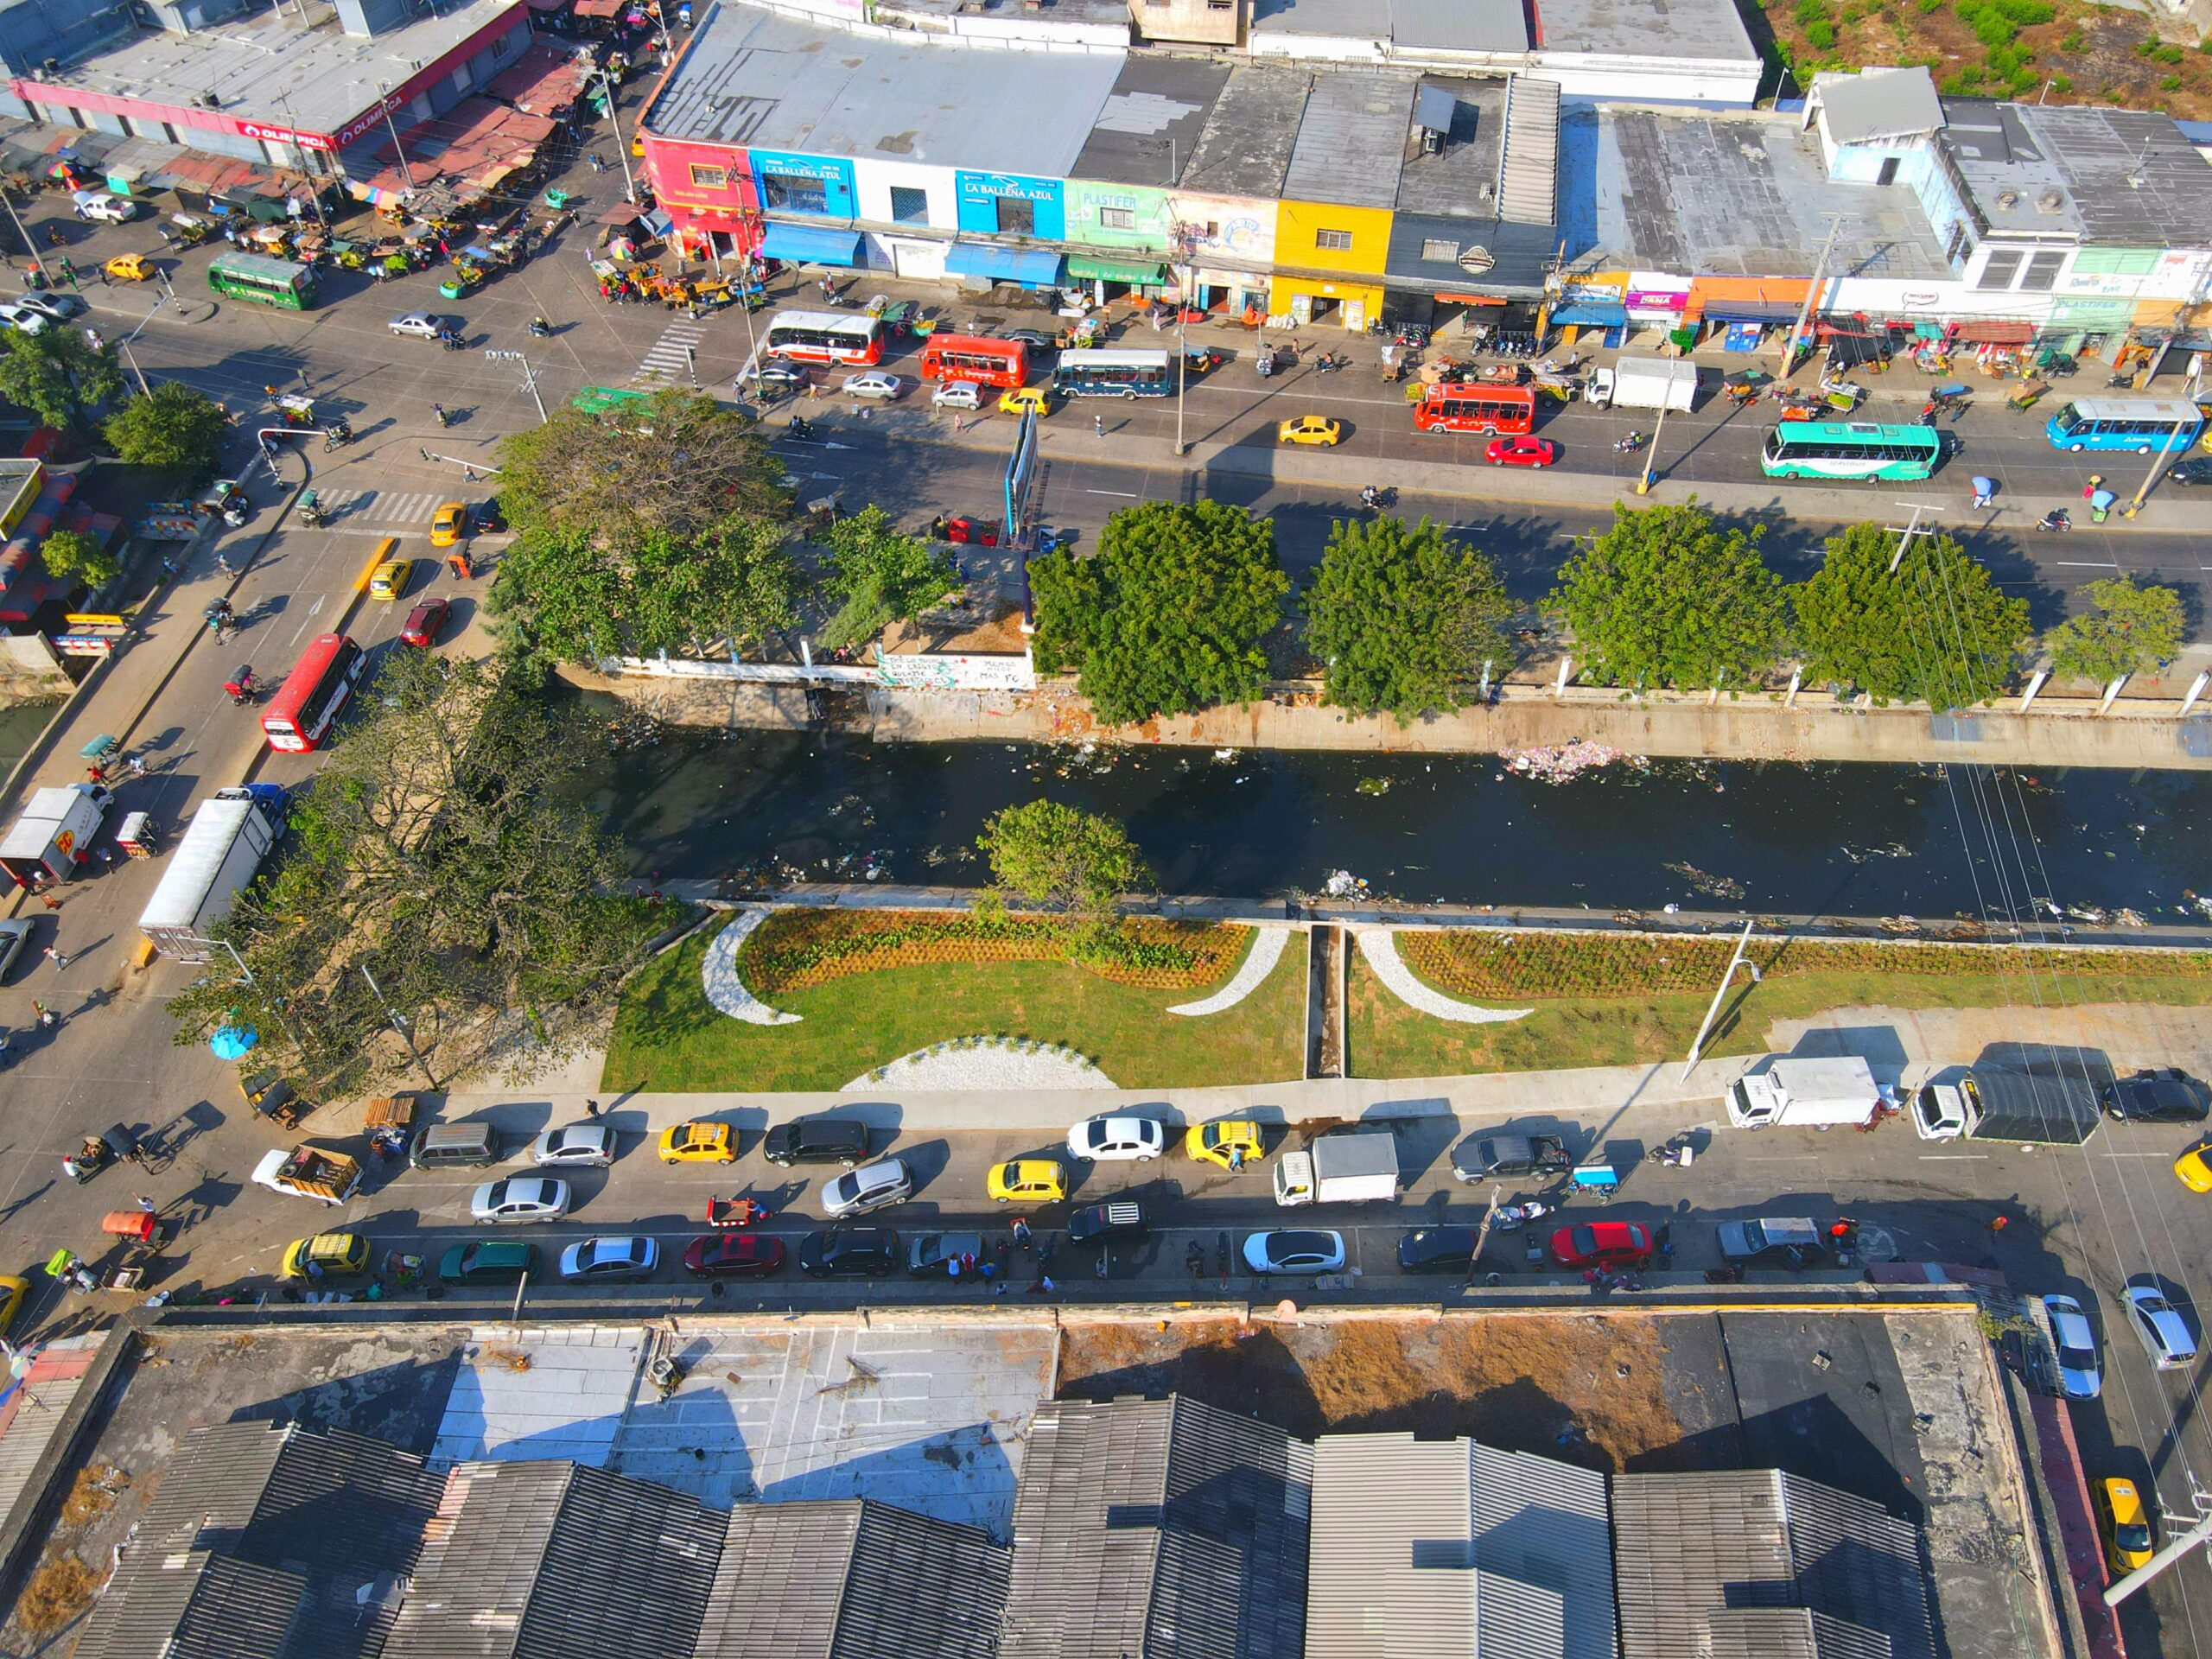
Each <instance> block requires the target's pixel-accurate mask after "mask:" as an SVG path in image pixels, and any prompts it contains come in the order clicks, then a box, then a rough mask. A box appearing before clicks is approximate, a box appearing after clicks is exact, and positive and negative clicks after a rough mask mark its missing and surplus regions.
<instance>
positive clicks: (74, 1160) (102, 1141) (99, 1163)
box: [61, 1123, 146, 1186]
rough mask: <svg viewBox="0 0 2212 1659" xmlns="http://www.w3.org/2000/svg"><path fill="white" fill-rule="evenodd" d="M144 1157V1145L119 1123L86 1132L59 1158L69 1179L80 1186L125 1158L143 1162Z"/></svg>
mask: <svg viewBox="0 0 2212 1659" xmlns="http://www.w3.org/2000/svg"><path fill="white" fill-rule="evenodd" d="M145 1158H146V1152H145V1148H144V1147H143V1146H141V1145H140V1144H139V1141H138V1137H137V1135H133V1134H132V1133H131V1132H130V1130H129V1129H127V1128H124V1126H123V1125H122V1124H120V1123H118V1124H115V1125H113V1126H112V1127H111V1128H106V1129H104V1130H102V1131H101V1132H100V1133H99V1134H98V1135H86V1137H85V1139H84V1141H83V1144H81V1145H80V1146H79V1147H78V1148H77V1150H76V1151H75V1152H73V1153H72V1154H70V1155H69V1156H68V1157H67V1158H64V1159H63V1160H61V1167H62V1168H63V1170H64V1171H66V1172H67V1174H68V1176H69V1179H71V1180H73V1181H74V1182H76V1183H77V1185H79V1186H82V1185H84V1184H85V1183H86V1182H87V1181H89V1180H91V1179H92V1177H93V1176H95V1175H97V1174H99V1173H100V1171H102V1170H104V1169H105V1168H106V1167H107V1166H109V1165H110V1164H119V1163H122V1162H124V1161H125V1160H130V1161H132V1162H137V1163H143V1162H144V1161H145Z"/></svg>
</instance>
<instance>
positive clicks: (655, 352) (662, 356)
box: [630, 322, 707, 385]
mask: <svg viewBox="0 0 2212 1659" xmlns="http://www.w3.org/2000/svg"><path fill="white" fill-rule="evenodd" d="M706 337H707V331H706V330H705V329H703V328H702V327H699V325H698V324H697V323H696V322H671V324H669V325H668V327H666V328H664V329H663V330H662V331H661V336H660V338H659V339H658V340H655V341H654V342H653V348H652V350H651V351H649V352H647V353H645V359H644V360H643V361H642V362H640V363H639V365H638V372H636V373H635V374H633V375H632V376H631V377H630V384H631V385H637V384H638V383H639V382H640V381H643V380H672V381H679V382H682V383H683V384H685V385H689V384H690V380H691V359H690V358H689V357H687V356H686V355H685V354H684V353H685V349H686V348H687V347H689V348H690V350H692V351H696V350H697V349H698V346H699V342H700V341H701V340H704V339H706Z"/></svg>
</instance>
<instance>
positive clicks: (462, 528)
mask: <svg viewBox="0 0 2212 1659" xmlns="http://www.w3.org/2000/svg"><path fill="white" fill-rule="evenodd" d="M467 529H468V506H467V503H466V502H461V501H448V502H447V503H446V504H445V505H443V506H442V507H440V508H439V509H438V510H437V511H436V512H434V513H432V514H431V515H430V545H431V546H432V547H458V546H459V545H460V544H461V537H462V536H463V535H464V534H465V533H466V532H467Z"/></svg>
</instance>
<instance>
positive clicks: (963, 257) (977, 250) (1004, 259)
mask: <svg viewBox="0 0 2212 1659" xmlns="http://www.w3.org/2000/svg"><path fill="white" fill-rule="evenodd" d="M944 274H945V275H946V276H948V277H986V278H988V280H990V281H991V282H995V283H1020V284H1021V286H1022V287H1024V288H1051V287H1052V286H1053V285H1054V284H1056V283H1058V281H1059V280H1060V256H1059V255H1058V254H1057V253H1020V252H1017V251H1015V250H1014V249H1012V248H995V247H992V246H990V245H988V244H987V243H982V242H959V243H955V244H954V245H953V249H952V251H951V252H950V253H948V254H947V255H945V257H944Z"/></svg>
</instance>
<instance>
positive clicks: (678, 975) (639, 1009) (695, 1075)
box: [600, 927, 1306, 1093]
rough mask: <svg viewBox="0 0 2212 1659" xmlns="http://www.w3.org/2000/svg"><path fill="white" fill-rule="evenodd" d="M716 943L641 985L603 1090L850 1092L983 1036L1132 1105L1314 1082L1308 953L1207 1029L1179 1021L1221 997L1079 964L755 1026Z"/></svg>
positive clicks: (985, 971) (787, 999) (881, 977)
mask: <svg viewBox="0 0 2212 1659" xmlns="http://www.w3.org/2000/svg"><path fill="white" fill-rule="evenodd" d="M715 931H718V930H716V929H715V928H711V927H710V928H709V929H707V930H705V931H702V932H700V933H699V934H698V935H696V937H694V938H690V939H687V940H686V941H684V943H683V944H681V945H680V946H678V947H677V948H676V949H675V950H671V951H669V952H667V953H666V954H665V955H664V956H662V957H659V958H658V959H657V960H655V961H654V962H652V963H650V964H648V965H647V966H646V967H645V969H643V970H642V971H640V972H639V974H638V976H636V977H635V979H633V980H632V982H631V984H630V986H629V988H628V990H627V992H626V995H624V997H623V999H622V1006H621V1007H620V1010H619V1011H618V1013H617V1014H616V1015H615V1020H614V1032H613V1039H612V1040H611V1042H610V1043H609V1045H608V1048H607V1068H606V1071H605V1072H604V1073H603V1074H602V1076H601V1084H600V1086H601V1088H602V1089H606V1090H693V1091H719V1090H728V1091H735V1092H743V1093H761V1092H768V1091H776V1090H833V1089H842V1088H843V1087H844V1085H845V1084H849V1083H850V1082H852V1081H854V1080H855V1078H857V1077H863V1076H865V1075H866V1074H867V1073H868V1072H869V1071H873V1070H874V1069H875V1068H876V1067H877V1066H880V1065H884V1064H885V1063H887V1061H890V1060H894V1059H896V1058H899V1056H900V1055H902V1054H911V1053H912V1052H914V1051H915V1050H917V1049H922V1048H927V1047H929V1046H931V1045H932V1044H935V1043H941V1042H946V1041H949V1040H950V1039H954V1038H957V1037H971V1036H1005V1037H1010V1038H1015V1039H1034V1040H1036V1041H1039V1042H1043V1043H1063V1044H1065V1045H1066V1046H1069V1047H1070V1048H1072V1049H1074V1050H1075V1051H1076V1052H1078V1053H1080V1054H1083V1055H1084V1056H1086V1057H1088V1058H1090V1060H1092V1061H1093V1062H1094V1063H1096V1065H1097V1066H1098V1068H1099V1069H1100V1070H1101V1071H1103V1072H1105V1074H1106V1075H1107V1076H1108V1077H1111V1078H1112V1079H1113V1080H1114V1081H1115V1083H1116V1084H1120V1085H1121V1086H1122V1087H1124V1088H1130V1089H1179V1088H1193V1087H1197V1086H1199V1085H1202V1084H1220V1083H1269V1082H1281V1081H1284V1080H1286V1079H1288V1078H1292V1077H1298V1076H1300V1073H1301V1071H1302V1070H1303V1064H1302V1059H1301V1050H1302V1047H1303V1045H1304V1042H1305V994H1306V982H1305V967H1306V953H1305V952H1304V951H1303V950H1286V951H1284V952H1283V957H1282V960H1281V962H1280V963H1277V964H1276V965H1275V969H1274V972H1273V973H1271V974H1269V975H1268V977H1267V979H1266V981H1265V982H1262V984H1261V986H1260V987H1259V988H1258V989H1256V990H1255V991H1254V992H1253V993H1252V994H1251V995H1249V996H1248V997H1246V998H1245V999H1244V1001H1242V1002H1240V1003H1238V1004H1237V1005H1236V1007H1233V1008H1230V1009H1229V1010H1228V1011H1226V1012H1225V1013H1222V1014H1211V1015H1207V1016H1204V1017H1201V1018H1196V1019H1192V1018H1187V1017H1185V1016H1183V1015H1179V1014H1168V1013H1166V1009H1167V1008H1168V1007H1172V1006H1173V1005H1175V1004H1177V1003H1182V1002H1193V1001H1198V999H1199V998H1201V997H1203V996H1204V995H1206V992H1207V989H1208V988H1199V989H1195V990H1192V989H1183V990H1143V989H1139V988H1134V987H1131V986H1127V985H1118V984H1115V983H1113V982H1109V981H1108V980H1105V979H1102V978H1100V977H1099V976H1097V975H1096V974H1094V973H1091V972H1090V971H1088V970H1087V969H1083V968H1079V967H1076V966H1073V965H1072V964H1070V963H1057V962H982V963H959V962H938V963H924V964H917V965H912V966H906V967H897V968H886V969H880V970H879V971H877V972H874V973H863V974H856V975H854V976H850V977H849V978H843V979H838V980H834V981H832V982H829V983H828V984H824V985H817V986H814V987H811V988H808V989H804V990H795V991H788V992H785V993H783V994H780V995H778V996H777V997H776V998H775V1006H776V1007H779V1008H780V1009H782V1010H783V1011H784V1012H785V1013H788V1014H798V1015H799V1016H800V1021H799V1023H798V1024H797V1025H790V1026H751V1025H747V1024H745V1023H744V1022H743V1021H741V1020H733V1019H731V1018H730V1017H729V1016H728V1015H727V1014H722V1013H721V1012H720V1011H719V1010H717V1009H716V1008H715V1007H714V1006H713V1005H712V1004H710V1003H709V1001H707V998H706V994H705V992H704V990H703V989H702V986H701V981H700V967H701V963H702V961H703V960H704V958H705V957H706V953H707V947H708V944H709V941H710V940H711V939H712V938H713V937H714V934H715ZM742 966H743V961H742V958H741V959H740V967H741V969H742ZM1234 966H1235V965H1234V964H1232V966H1231V969H1230V973H1233V972H1234ZM1229 977H1230V974H1224V975H1223V976H1222V982H1226V981H1227V980H1228V978H1229Z"/></svg>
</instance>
